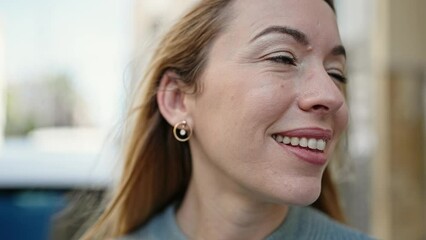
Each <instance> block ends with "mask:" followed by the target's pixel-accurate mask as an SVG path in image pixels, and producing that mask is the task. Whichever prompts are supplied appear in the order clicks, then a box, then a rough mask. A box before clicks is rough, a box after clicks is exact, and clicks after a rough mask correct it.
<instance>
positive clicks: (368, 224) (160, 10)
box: [0, 0, 426, 240]
mask: <svg viewBox="0 0 426 240" xmlns="http://www.w3.org/2000/svg"><path fill="white" fill-rule="evenodd" d="M196 1H197V0H74V1H66V0H38V1H32V0H14V1H10V0H0V239H47V238H49V237H51V238H55V239H67V238H68V236H70V235H72V233H71V232H69V231H70V230H66V228H65V227H63V224H59V223H63V222H64V221H65V222H66V218H65V220H64V217H63V216H62V215H61V214H63V213H64V212H67V211H68V212H70V211H71V210H70V209H80V210H79V211H80V212H89V211H90V209H91V208H92V207H95V205H96V204H93V205H91V204H89V202H88V204H87V205H86V206H84V207H83V209H81V208H82V207H81V206H80V208H79V207H77V208H70V206H72V205H73V204H74V203H75V202H76V201H77V200H79V199H80V198H81V196H82V195H81V194H79V193H76V192H81V191H83V192H89V193H91V194H92V195H93V194H94V195H95V196H101V195H102V192H103V190H104V189H106V188H107V187H108V186H110V185H111V184H112V182H113V180H114V176H116V174H117V170H115V169H116V167H117V165H118V164H119V163H117V161H116V159H117V158H118V157H117V156H118V153H119V150H118V146H119V141H118V140H117V139H118V138H117V136H118V135H117V132H119V131H120V127H121V125H120V124H121V121H122V118H123V112H124V111H125V106H126V103H127V101H128V95H129V92H131V90H132V86H133V83H134V81H135V80H137V79H139V78H140V77H141V75H142V74H143V66H144V65H145V63H146V62H147V61H148V59H149V56H150V54H151V52H152V49H153V47H154V46H155V44H156V42H157V39H158V36H159V35H161V33H163V32H164V31H165V29H166V28H167V27H168V26H169V25H170V24H171V23H173V21H174V19H176V18H177V17H178V16H180V15H181V13H182V12H183V11H184V10H185V9H187V8H188V7H189V6H190V5H191V4H193V3H194V2H196ZM335 2H336V8H337V13H338V21H339V25H340V30H341V35H342V38H343V42H344V44H345V45H346V48H347V49H348V55H349V83H348V102H349V105H350V108H351V120H350V128H349V131H348V134H347V136H346V148H347V151H346V153H345V154H343V157H342V161H341V162H340V163H339V166H338V167H336V169H335V170H336V171H335V173H336V178H337V180H338V182H339V187H340V192H341V194H342V200H343V205H344V209H345V212H346V213H347V216H348V220H349V223H350V224H351V225H353V226H354V227H356V228H358V229H360V230H362V231H365V232H368V233H370V234H372V235H373V236H376V237H378V238H380V239H398V240H399V239H413V240H416V239H418V240H421V239H423V240H424V239H426V148H425V147H426V144H425V143H426V137H425V136H426V44H425V43H426V16H425V15H424V12H425V11H426V1H424V0H410V1H398V0H357V1H344V0H335ZM80 200H81V199H80ZM79 211H76V212H79ZM67 231H68V232H67Z"/></svg>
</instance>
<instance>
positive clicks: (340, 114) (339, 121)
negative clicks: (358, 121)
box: [335, 102, 349, 134]
mask: <svg viewBox="0 0 426 240" xmlns="http://www.w3.org/2000/svg"><path fill="white" fill-rule="evenodd" d="M335 122H336V130H337V131H338V132H339V134H341V132H343V131H344V130H346V128H347V127H348V123H349V110H348V106H347V104H346V102H345V103H344V104H343V106H342V107H341V108H340V109H339V110H338V111H337V113H336V120H335Z"/></svg>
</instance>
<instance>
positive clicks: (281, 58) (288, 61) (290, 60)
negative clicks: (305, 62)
mask: <svg viewBox="0 0 426 240" xmlns="http://www.w3.org/2000/svg"><path fill="white" fill-rule="evenodd" d="M267 60H268V61H271V62H275V63H280V64H285V65H293V66H296V63H297V59H296V58H295V57H293V56H289V55H283V54H281V55H275V56H271V57H268V58H267Z"/></svg>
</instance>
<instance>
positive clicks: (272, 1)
mask: <svg viewBox="0 0 426 240" xmlns="http://www.w3.org/2000/svg"><path fill="white" fill-rule="evenodd" d="M231 12H232V14H233V16H234V17H233V20H231V23H230V24H229V28H233V29H232V30H233V31H237V32H240V33H241V32H246V33H247V34H248V35H249V36H247V37H254V36H255V35H256V34H257V33H259V31H262V30H263V29H265V28H267V27H270V26H287V27H291V28H295V29H298V30H300V31H302V32H304V33H305V34H306V35H307V36H308V37H309V38H318V37H322V38H324V37H326V38H328V41H330V40H332V41H333V42H334V43H333V44H339V43H340V37H339V33H338V29H337V23H336V16H335V14H334V12H333V10H332V9H331V7H330V6H329V5H328V4H327V3H326V2H325V1H324V0H261V1H260V0H236V1H234V3H233V5H232V9H231ZM333 38H334V39H333Z"/></svg>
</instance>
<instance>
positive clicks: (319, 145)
mask: <svg viewBox="0 0 426 240" xmlns="http://www.w3.org/2000/svg"><path fill="white" fill-rule="evenodd" d="M273 138H274V139H275V141H277V142H278V143H284V144H286V145H289V144H290V145H292V146H300V147H304V148H309V149H313V150H319V151H324V150H325V148H326V146H327V142H326V141H325V140H323V139H315V138H309V139H308V138H305V137H302V138H298V137H291V138H290V137H287V136H281V135H274V136H273Z"/></svg>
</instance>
